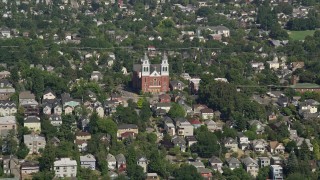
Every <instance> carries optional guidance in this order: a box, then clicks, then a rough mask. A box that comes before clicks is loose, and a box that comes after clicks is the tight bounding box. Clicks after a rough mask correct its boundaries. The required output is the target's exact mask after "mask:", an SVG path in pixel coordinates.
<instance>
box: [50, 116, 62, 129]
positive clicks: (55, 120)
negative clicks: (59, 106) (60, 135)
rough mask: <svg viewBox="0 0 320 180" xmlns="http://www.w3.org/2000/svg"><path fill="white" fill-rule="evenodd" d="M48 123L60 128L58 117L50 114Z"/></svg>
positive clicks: (60, 121) (59, 118)
mask: <svg viewBox="0 0 320 180" xmlns="http://www.w3.org/2000/svg"><path fill="white" fill-rule="evenodd" d="M49 121H50V123H51V124H52V125H53V126H56V127H57V126H61V125H62V118H61V116H60V115H57V114H52V115H50V116H49Z"/></svg>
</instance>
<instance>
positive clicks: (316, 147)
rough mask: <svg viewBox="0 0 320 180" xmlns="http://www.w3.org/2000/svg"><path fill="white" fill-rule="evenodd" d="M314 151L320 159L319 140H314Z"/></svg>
mask: <svg viewBox="0 0 320 180" xmlns="http://www.w3.org/2000/svg"><path fill="white" fill-rule="evenodd" d="M312 145H313V153H314V158H315V159H316V160H320V147H319V144H318V143H317V142H313V143H312Z"/></svg>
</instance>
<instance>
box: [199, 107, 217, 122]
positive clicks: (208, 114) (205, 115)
mask: <svg viewBox="0 0 320 180" xmlns="http://www.w3.org/2000/svg"><path fill="white" fill-rule="evenodd" d="M200 113H201V118H202V119H205V120H206V119H212V118H213V116H214V113H213V110H212V109H210V108H204V109H201V110H200Z"/></svg>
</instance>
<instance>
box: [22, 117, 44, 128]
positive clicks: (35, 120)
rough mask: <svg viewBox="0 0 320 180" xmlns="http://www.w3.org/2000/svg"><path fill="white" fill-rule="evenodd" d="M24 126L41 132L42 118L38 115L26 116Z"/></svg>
mask: <svg viewBox="0 0 320 180" xmlns="http://www.w3.org/2000/svg"><path fill="white" fill-rule="evenodd" d="M23 126H24V127H27V128H28V129H29V130H31V131H33V132H40V131H41V123H40V118H39V117H37V116H27V117H26V118H24V123H23Z"/></svg>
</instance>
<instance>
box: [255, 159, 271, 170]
mask: <svg viewBox="0 0 320 180" xmlns="http://www.w3.org/2000/svg"><path fill="white" fill-rule="evenodd" d="M258 160H259V161H258V162H259V165H260V168H263V167H266V166H270V163H271V162H270V158H269V157H259V158H258Z"/></svg>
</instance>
